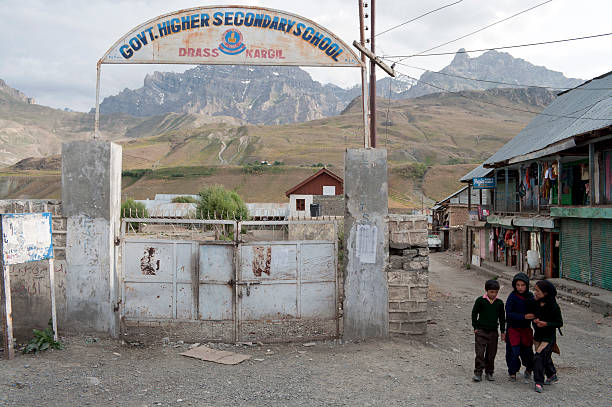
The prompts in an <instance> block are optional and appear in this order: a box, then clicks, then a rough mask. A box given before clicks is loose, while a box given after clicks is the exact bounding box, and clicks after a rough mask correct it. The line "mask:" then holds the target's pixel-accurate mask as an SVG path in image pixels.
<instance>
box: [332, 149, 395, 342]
mask: <svg viewBox="0 0 612 407" xmlns="http://www.w3.org/2000/svg"><path fill="white" fill-rule="evenodd" d="M344 167H345V172H344V196H345V199H344V202H345V208H346V214H345V219H344V236H345V239H346V242H345V248H346V249H345V250H346V256H345V259H346V263H345V272H344V317H343V320H344V337H345V338H347V339H363V338H371V337H385V336H387V335H388V334H389V300H388V297H389V295H388V289H387V276H386V271H385V266H386V262H387V251H388V246H389V242H388V233H387V228H388V225H387V223H386V222H385V218H386V216H387V213H388V198H387V196H388V187H387V151H386V150H384V149H347V150H346V155H345V158H344Z"/></svg>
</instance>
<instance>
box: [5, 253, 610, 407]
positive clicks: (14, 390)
mask: <svg viewBox="0 0 612 407" xmlns="http://www.w3.org/2000/svg"><path fill="white" fill-rule="evenodd" d="M430 269H431V271H430V274H431V282H430V294H431V295H430V296H431V303H430V314H431V319H432V320H431V324H430V325H429V331H428V334H427V335H426V336H423V337H418V338H417V337H413V338H393V339H390V340H386V341H368V342H361V343H338V342H334V341H330V342H317V343H316V344H315V345H314V346H309V347H305V346H303V345H302V344H283V345H268V344H264V345H257V344H256V345H255V346H238V347H237V346H234V345H227V347H224V346H223V345H215V346H218V347H223V348H225V349H227V350H233V351H239V352H242V353H247V354H250V355H253V358H252V359H250V360H247V361H246V362H244V363H242V364H240V365H235V366H224V365H218V364H214V363H208V362H201V361H198V360H195V359H190V358H186V357H183V356H180V355H179V353H180V352H182V351H184V350H185V349H186V348H187V344H184V345H179V344H175V345H172V344H171V345H167V346H164V345H162V344H157V345H151V346H133V345H130V344H121V342H120V341H114V340H109V339H102V340H100V341H98V342H95V343H87V342H88V341H87V338H86V337H82V336H72V337H69V338H65V342H66V344H67V349H66V350H64V351H52V352H45V353H42V354H39V355H36V356H23V355H19V356H18V357H16V358H15V359H14V360H12V361H6V360H3V359H0V387H1V389H2V390H1V391H0V405H11V406H13V405H19V406H34V405H45V406H75V405H79V406H80V405H96V406H101V405H109V406H155V405H164V406H166V405H178V406H180V405H185V406H231V405H245V406H263V405H266V406H270V405H271V406H293V405H305V406H310V405H316V406H318V405H325V406H337V405H338V406H339V405H360V406H362V405H364V406H380V405H384V406H396V405H397V406H400V405H401V406H481V405H504V406H540V405H546V406H568V405H573V406H604V405H610V404H611V403H610V400H612V363H610V362H612V356H611V355H612V354H611V352H610V350H611V344H612V321H611V319H612V318H603V317H602V316H601V315H596V314H593V313H592V312H590V311H588V310H587V309H584V308H580V307H578V306H574V305H571V304H567V303H562V304H561V307H562V311H563V314H564V319H565V321H566V325H565V328H564V329H563V332H564V334H565V336H563V337H561V338H560V340H559V345H560V348H561V352H562V355H561V356H557V355H555V357H554V360H555V363H556V365H557V367H558V371H559V377H560V381H559V383H557V384H554V385H552V386H546V388H545V390H544V393H543V394H536V393H535V392H534V391H533V384H532V383H529V384H528V383H523V382H520V381H519V382H518V383H510V382H509V381H508V380H507V373H506V369H505V361H504V346H505V345H504V344H503V343H501V342H500V346H499V352H498V355H497V360H496V362H497V373H496V376H495V377H496V381H495V382H482V383H472V382H471V376H472V371H473V359H474V356H473V347H474V345H473V342H474V341H473V334H472V329H471V326H470V312H471V306H472V303H473V301H474V299H475V297H476V296H477V295H480V294H481V293H482V290H483V288H481V287H482V286H483V285H484V280H485V278H484V277H481V276H479V275H477V274H475V273H474V272H473V271H472V272H470V271H465V270H461V269H460V267H459V260H458V258H457V257H455V256H453V255H449V254H446V253H440V254H438V253H436V254H433V255H432V257H431V267H430ZM508 293H509V287H502V290H501V296H502V298H505V297H506V296H507V294H508ZM0 354H1V353H0ZM255 359H258V360H255Z"/></svg>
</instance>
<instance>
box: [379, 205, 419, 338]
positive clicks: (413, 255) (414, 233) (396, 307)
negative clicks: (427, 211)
mask: <svg viewBox="0 0 612 407" xmlns="http://www.w3.org/2000/svg"><path fill="white" fill-rule="evenodd" d="M387 284H388V289H389V333H391V334H404V335H406V334H424V333H425V332H426V330H427V319H428V317H427V303H428V290H429V248H428V247H427V218H426V217H425V216H420V215H389V263H388V265H387Z"/></svg>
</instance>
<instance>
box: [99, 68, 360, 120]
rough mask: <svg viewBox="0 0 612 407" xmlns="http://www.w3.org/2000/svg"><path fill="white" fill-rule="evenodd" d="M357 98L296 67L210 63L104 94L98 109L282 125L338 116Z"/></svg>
mask: <svg viewBox="0 0 612 407" xmlns="http://www.w3.org/2000/svg"><path fill="white" fill-rule="evenodd" d="M353 97H354V96H353V95H352V94H351V92H349V91H347V90H345V89H342V88H340V87H338V86H335V85H330V84H328V85H321V84H320V83H319V82H316V81H313V80H312V78H311V77H310V75H309V74H308V73H307V72H306V71H304V70H302V69H300V68H297V67H258V66H253V67H249V66H212V65H206V66H198V67H195V68H193V69H189V70H187V71H186V72H185V73H173V72H155V73H153V74H149V75H147V76H146V78H145V80H144V85H143V87H142V88H140V89H136V90H130V89H125V90H123V91H122V92H120V93H119V94H118V95H116V96H110V97H107V98H105V99H104V101H103V102H102V104H101V105H100V111H101V112H102V113H118V112H123V113H127V114H130V115H133V116H139V117H145V116H153V115H161V114H164V113H169V112H182V113H198V114H204V115H208V116H219V115H220V116H232V117H235V118H238V119H240V120H244V121H247V122H249V123H253V124H284V123H293V122H304V121H308V120H313V119H319V118H322V117H326V116H334V115H336V114H338V113H340V112H341V111H342V109H344V107H345V106H346V105H347V104H348V102H349V101H350V100H351V99H352V98H353Z"/></svg>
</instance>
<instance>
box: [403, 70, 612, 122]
mask: <svg viewBox="0 0 612 407" xmlns="http://www.w3.org/2000/svg"><path fill="white" fill-rule="evenodd" d="M395 71H396V72H397V73H399V74H400V75H403V76H405V77H407V78H410V79H412V80H415V81H417V82H420V83H423V84H425V85H429V86H431V87H432V88H435V89H439V90H441V91H443V92H450V91H449V90H448V89H444V88H442V87H440V86H437V85H434V84H432V83H429V82H426V81H422V80H421V79H417V78H414V77H412V76H410V75H406V74H405V73H402V72H399V71H398V70H397V69H396V70H395ZM454 93H456V94H457V95H458V96H460V97H463V98H465V99H468V100H472V101H476V102H482V103H485V104H488V105H493V106H497V107H501V108H504V109H510V110H516V111H518V112H523V113H532V114H536V115H542V116H550V117H558V118H565V119H581V120H603V121H611V120H612V118H593V117H576V116H565V115H557V114H549V113H543V112H536V111H534V110H528V109H521V108H518V107H512V106H505V105H500V104H498V103H494V102H489V101H486V100H481V99H474V98H471V97H469V96H466V95H464V94H461V93H457V92H454ZM606 98H607V97H605V98H604V99H606ZM602 100H603V99H602ZM600 101H601V100H600ZM600 101H598V102H596V103H595V104H597V103H599V102H600Z"/></svg>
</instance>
